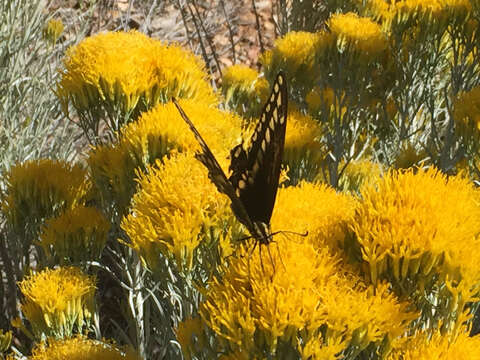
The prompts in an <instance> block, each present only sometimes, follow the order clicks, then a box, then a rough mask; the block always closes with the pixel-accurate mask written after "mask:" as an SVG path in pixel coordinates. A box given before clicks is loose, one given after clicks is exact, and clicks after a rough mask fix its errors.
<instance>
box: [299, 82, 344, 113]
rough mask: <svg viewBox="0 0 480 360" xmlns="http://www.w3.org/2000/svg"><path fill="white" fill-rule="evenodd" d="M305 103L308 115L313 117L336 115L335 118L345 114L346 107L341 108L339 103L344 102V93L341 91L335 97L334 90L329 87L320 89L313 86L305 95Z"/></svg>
mask: <svg viewBox="0 0 480 360" xmlns="http://www.w3.org/2000/svg"><path fill="white" fill-rule="evenodd" d="M305 101H306V102H307V105H308V110H309V113H310V114H312V115H314V116H315V115H317V114H319V113H324V114H325V115H326V116H329V115H330V114H331V113H336V114H338V115H337V117H343V116H344V115H345V113H346V112H347V108H346V106H345V105H342V106H341V103H343V102H344V101H345V93H344V92H343V91H342V93H341V94H339V95H338V96H336V94H335V92H334V90H333V89H332V88H330V87H327V88H324V89H321V88H319V87H318V86H315V87H314V88H313V89H312V90H311V91H310V92H309V93H308V94H307V96H306V98H305ZM340 106H341V109H340Z"/></svg>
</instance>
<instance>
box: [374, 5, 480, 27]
mask: <svg viewBox="0 0 480 360" xmlns="http://www.w3.org/2000/svg"><path fill="white" fill-rule="evenodd" d="M368 7H369V8H370V10H371V11H372V13H373V15H374V17H376V18H379V19H381V20H382V21H383V22H384V23H385V25H387V26H388V27H390V26H391V24H392V22H393V21H394V22H396V23H400V24H405V23H407V22H408V21H410V20H412V18H417V19H420V20H422V21H425V24H429V25H430V24H432V23H433V22H435V21H437V22H447V23H448V22H450V23H451V22H452V21H454V20H455V19H459V20H462V21H463V20H465V19H466V18H467V16H468V14H470V13H471V11H472V3H471V2H470V1H469V0H401V1H395V2H390V1H386V0H369V1H368Z"/></svg>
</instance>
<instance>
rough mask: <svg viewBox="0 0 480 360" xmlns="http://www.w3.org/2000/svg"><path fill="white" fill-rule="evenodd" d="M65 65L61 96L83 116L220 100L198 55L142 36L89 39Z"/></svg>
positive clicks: (109, 34)
mask: <svg viewBox="0 0 480 360" xmlns="http://www.w3.org/2000/svg"><path fill="white" fill-rule="evenodd" d="M64 62H65V71H63V73H62V78H61V81H60V82H59V83H58V89H57V94H58V96H59V98H60V100H61V101H62V104H63V105H64V108H65V110H66V109H67V105H68V103H69V102H71V103H72V104H73V106H74V107H75V109H76V110H77V111H78V112H79V113H83V112H89V111H93V110H92V109H98V108H101V107H102V106H104V107H105V108H108V107H110V108H116V109H118V110H120V111H121V112H122V114H124V115H128V114H131V113H132V112H135V111H136V112H137V113H138V110H141V111H143V110H145V109H150V108H152V107H153V106H154V105H156V104H158V103H165V102H167V101H169V100H170V98H171V97H177V98H188V99H198V100H200V99H201V100H202V101H203V102H205V103H207V104H214V103H216V102H217V99H216V96H215V95H214V93H213V90H212V88H211V86H210V85H209V83H208V81H207V80H208V78H207V75H206V73H205V71H204V65H203V63H202V62H201V61H200V60H199V59H198V58H197V57H195V56H194V55H193V54H192V53H191V52H188V51H186V50H183V49H182V48H181V47H179V46H177V45H166V44H164V43H162V42H160V41H157V40H154V39H151V38H149V37H147V36H145V35H143V34H142V33H140V32H136V31H130V32H107V33H102V34H98V35H95V36H92V37H89V38H86V39H85V40H83V41H82V42H80V43H79V44H78V45H76V46H75V47H72V48H70V49H69V50H68V51H67V55H66V58H65V61H64ZM145 106H146V108H145ZM117 129H118V128H116V129H114V130H117Z"/></svg>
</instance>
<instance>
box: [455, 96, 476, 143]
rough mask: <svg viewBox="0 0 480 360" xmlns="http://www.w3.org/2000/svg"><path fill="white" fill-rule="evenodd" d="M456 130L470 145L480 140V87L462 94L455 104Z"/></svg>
mask: <svg viewBox="0 0 480 360" xmlns="http://www.w3.org/2000/svg"><path fill="white" fill-rule="evenodd" d="M453 118H454V120H455V123H456V125H457V126H456V130H457V132H458V134H459V135H460V136H462V137H463V138H464V139H465V141H466V142H467V143H468V144H471V145H473V146H475V144H476V143H478V141H479V140H480V86H477V87H475V88H473V89H471V90H470V91H467V92H463V93H460V94H459V95H458V97H457V99H455V102H454V103H453Z"/></svg>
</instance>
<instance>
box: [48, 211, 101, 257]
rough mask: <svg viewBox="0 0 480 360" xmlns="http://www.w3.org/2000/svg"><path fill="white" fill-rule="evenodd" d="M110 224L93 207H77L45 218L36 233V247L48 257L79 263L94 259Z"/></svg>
mask: <svg viewBox="0 0 480 360" xmlns="http://www.w3.org/2000/svg"><path fill="white" fill-rule="evenodd" d="M109 230H110V223H109V222H108V221H107V219H105V217H104V216H103V214H102V213H101V212H100V211H98V210H97V209H95V208H92V207H85V206H77V207H75V208H73V209H68V210H66V211H65V212H64V213H63V214H61V215H59V216H58V217H56V218H53V219H49V220H47V221H46V223H45V225H44V226H43V229H42V233H41V234H40V242H39V243H40V246H42V248H43V250H44V251H45V253H46V254H47V255H48V256H54V255H56V256H57V257H58V260H59V261H60V263H63V261H64V260H65V259H69V261H70V262H73V263H79V262H82V261H86V260H93V259H98V258H99V257H100V255H101V253H102V250H103V248H104V246H105V243H106V241H107V234H108V231H109Z"/></svg>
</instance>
